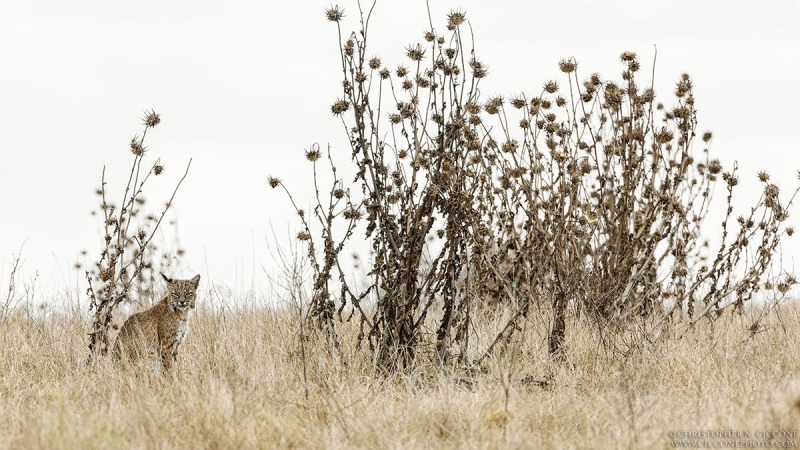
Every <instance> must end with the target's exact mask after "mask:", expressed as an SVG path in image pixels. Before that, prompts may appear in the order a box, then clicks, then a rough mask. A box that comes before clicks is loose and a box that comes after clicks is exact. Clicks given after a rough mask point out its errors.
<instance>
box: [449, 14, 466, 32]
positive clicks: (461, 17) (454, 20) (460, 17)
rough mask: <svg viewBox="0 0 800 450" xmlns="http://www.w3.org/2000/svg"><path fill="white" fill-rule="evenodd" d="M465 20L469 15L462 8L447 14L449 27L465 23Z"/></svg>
mask: <svg viewBox="0 0 800 450" xmlns="http://www.w3.org/2000/svg"><path fill="white" fill-rule="evenodd" d="M465 20H467V16H466V14H464V12H463V11H461V10H454V11H450V13H449V14H447V26H448V27H452V28H455V27H457V26H459V25H461V24H462V23H464V21H465Z"/></svg>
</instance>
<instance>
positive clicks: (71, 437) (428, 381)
mask: <svg viewBox="0 0 800 450" xmlns="http://www.w3.org/2000/svg"><path fill="white" fill-rule="evenodd" d="M759 313H760V312H759V311H757V310H751V311H748V312H747V313H746V314H745V315H744V316H736V315H730V316H725V317H723V318H721V319H719V320H718V321H716V322H715V323H713V324H710V323H708V322H701V323H698V324H697V325H696V326H695V327H694V328H692V329H689V330H685V331H675V327H672V328H671V330H673V331H669V332H667V334H663V335H658V333H653V332H648V333H640V332H639V331H637V327H632V329H631V330H628V331H617V332H611V333H607V334H606V335H605V336H601V335H600V334H599V332H597V331H593V328H592V327H591V326H573V327H571V328H570V330H575V331H574V332H572V333H569V334H568V335H567V341H566V346H567V348H568V354H569V360H570V363H571V366H572V367H570V365H566V366H565V365H555V364H554V363H552V362H551V359H550V358H549V357H548V356H547V342H546V341H547V339H546V336H547V332H548V328H547V324H546V323H544V321H542V323H538V322H537V321H536V320H533V319H531V320H529V322H528V324H527V330H526V332H525V333H524V334H523V335H520V336H522V340H520V341H515V342H512V343H511V345H510V346H509V348H508V350H507V351H506V352H500V353H498V354H497V355H495V356H494V357H493V358H494V359H493V360H491V361H490V363H489V364H488V365H487V368H488V369H487V370H486V371H485V372H484V373H478V374H471V375H469V374H468V375H465V374H464V373H457V372H447V371H442V370H440V369H436V368H435V367H433V366H432V365H431V366H427V365H426V364H424V362H423V361H422V360H420V361H418V362H419V363H418V364H417V365H416V368H415V369H414V370H413V371H406V372H398V373H394V374H382V373H381V372H379V371H377V370H376V369H374V364H373V362H372V361H371V360H370V358H371V356H370V355H371V353H369V352H368V351H366V350H364V349H362V350H357V349H355V348H351V347H348V345H347V342H354V341H355V340H345V341H344V342H345V343H344V344H343V346H342V350H341V353H335V352H333V350H331V349H332V348H333V347H332V346H331V345H329V344H326V343H325V341H324V336H323V335H320V336H319V337H315V336H311V337H310V338H309V339H307V340H305V341H301V340H300V339H299V338H298V330H299V326H298V321H297V315H296V313H293V312H291V311H290V310H287V311H283V312H280V311H277V310H269V309H264V308H260V309H259V308H242V309H239V310H238V311H231V310H228V311H226V312H225V313H224V314H223V313H216V312H211V311H207V310H206V311H202V310H199V311H198V312H197V313H196V314H195V315H194V316H193V317H192V319H191V329H190V332H189V335H188V338H187V341H186V342H185V344H184V346H183V347H182V349H181V352H180V355H179V364H178V371H177V373H176V374H175V376H174V377H172V376H162V375H156V374H154V373H152V372H150V371H148V370H146V369H144V368H141V369H136V368H128V369H123V368H121V367H118V366H116V365H115V364H114V363H113V361H111V360H107V359H101V360H100V361H98V363H97V364H96V365H94V366H91V367H90V366H87V365H86V359H87V358H86V357H87V347H86V338H85V336H86V333H87V331H88V329H89V322H88V320H87V319H85V318H82V317H79V316H76V315H72V316H53V317H52V318H50V319H49V320H47V321H41V320H35V319H32V318H29V317H28V316H27V315H25V313H24V312H21V311H20V312H17V313H15V314H14V315H12V316H11V317H10V318H9V321H8V322H7V323H6V324H5V325H4V327H3V329H2V330H1V332H0V348H2V351H1V352H0V448H50V449H59V448H68V449H73V448H86V449H92V448H192V449H203V448H237V449H246V448H666V447H670V445H671V443H670V439H669V437H668V433H669V432H670V431H678V430H719V429H724V430H742V431H755V430H798V429H800V370H798V369H800V350H799V349H798V343H799V342H800V338H799V337H798V336H800V306H796V305H795V306H784V307H783V308H780V309H777V310H775V311H773V312H770V313H768V316H767V317H766V318H765V319H763V320H762V321H761V323H762V325H763V327H762V329H761V331H758V332H756V333H753V332H752V331H751V330H750V329H749V325H750V324H752V323H753V315H755V314H759ZM121 319H122V318H119V319H118V320H121ZM571 320H572V321H579V320H582V319H580V318H576V317H572V319H571ZM573 325H577V324H573ZM644 325H645V324H642V326H644ZM476 326H477V327H478V329H477V330H476V336H478V339H490V338H491V337H493V336H494V335H495V333H496V329H497V328H498V327H500V326H501V321H500V320H499V319H497V320H494V319H492V318H491V317H484V318H483V320H480V321H476ZM356 331H357V330H348V329H343V331H342V332H343V333H350V332H353V333H354V332H356ZM642 337H647V338H648V339H650V342H648V344H647V345H644V346H640V345H637V343H638V342H639V339H640V338H642ZM301 342H304V344H303V346H302V347H301ZM602 342H604V343H605V344H603V343H602ZM332 352H333V353H332ZM304 369H305V376H304ZM532 380H538V381H549V384H547V385H546V386H544V387H541V386H540V384H541V383H537V382H531V381H532Z"/></svg>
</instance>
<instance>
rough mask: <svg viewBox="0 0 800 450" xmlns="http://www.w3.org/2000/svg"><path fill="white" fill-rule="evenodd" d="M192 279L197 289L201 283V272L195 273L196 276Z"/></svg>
mask: <svg viewBox="0 0 800 450" xmlns="http://www.w3.org/2000/svg"><path fill="white" fill-rule="evenodd" d="M190 281H191V282H192V285H193V286H194V288H195V289H197V286H199V285H200V274H199V273H198V274H197V275H195V276H194V278H192V279H191V280H190Z"/></svg>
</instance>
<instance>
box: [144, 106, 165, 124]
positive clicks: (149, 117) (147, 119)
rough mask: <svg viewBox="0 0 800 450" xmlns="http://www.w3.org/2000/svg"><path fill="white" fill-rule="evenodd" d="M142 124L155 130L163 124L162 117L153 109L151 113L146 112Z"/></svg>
mask: <svg viewBox="0 0 800 450" xmlns="http://www.w3.org/2000/svg"><path fill="white" fill-rule="evenodd" d="M142 122H144V125H145V126H146V127H147V128H153V127H155V126H156V125H158V124H159V123H161V117H160V116H159V115H158V114H156V112H155V111H153V110H152V109H151V110H150V112H147V111H145V112H144V118H143V119H142Z"/></svg>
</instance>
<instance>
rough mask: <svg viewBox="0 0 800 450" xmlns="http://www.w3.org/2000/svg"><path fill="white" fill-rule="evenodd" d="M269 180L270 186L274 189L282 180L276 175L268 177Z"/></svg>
mask: <svg viewBox="0 0 800 450" xmlns="http://www.w3.org/2000/svg"><path fill="white" fill-rule="evenodd" d="M267 181H268V182H269V186H270V187H271V188H273V189H275V188H276V187H278V186H279V185H280V184H281V180H280V179H279V178H275V177H269V178H267Z"/></svg>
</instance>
